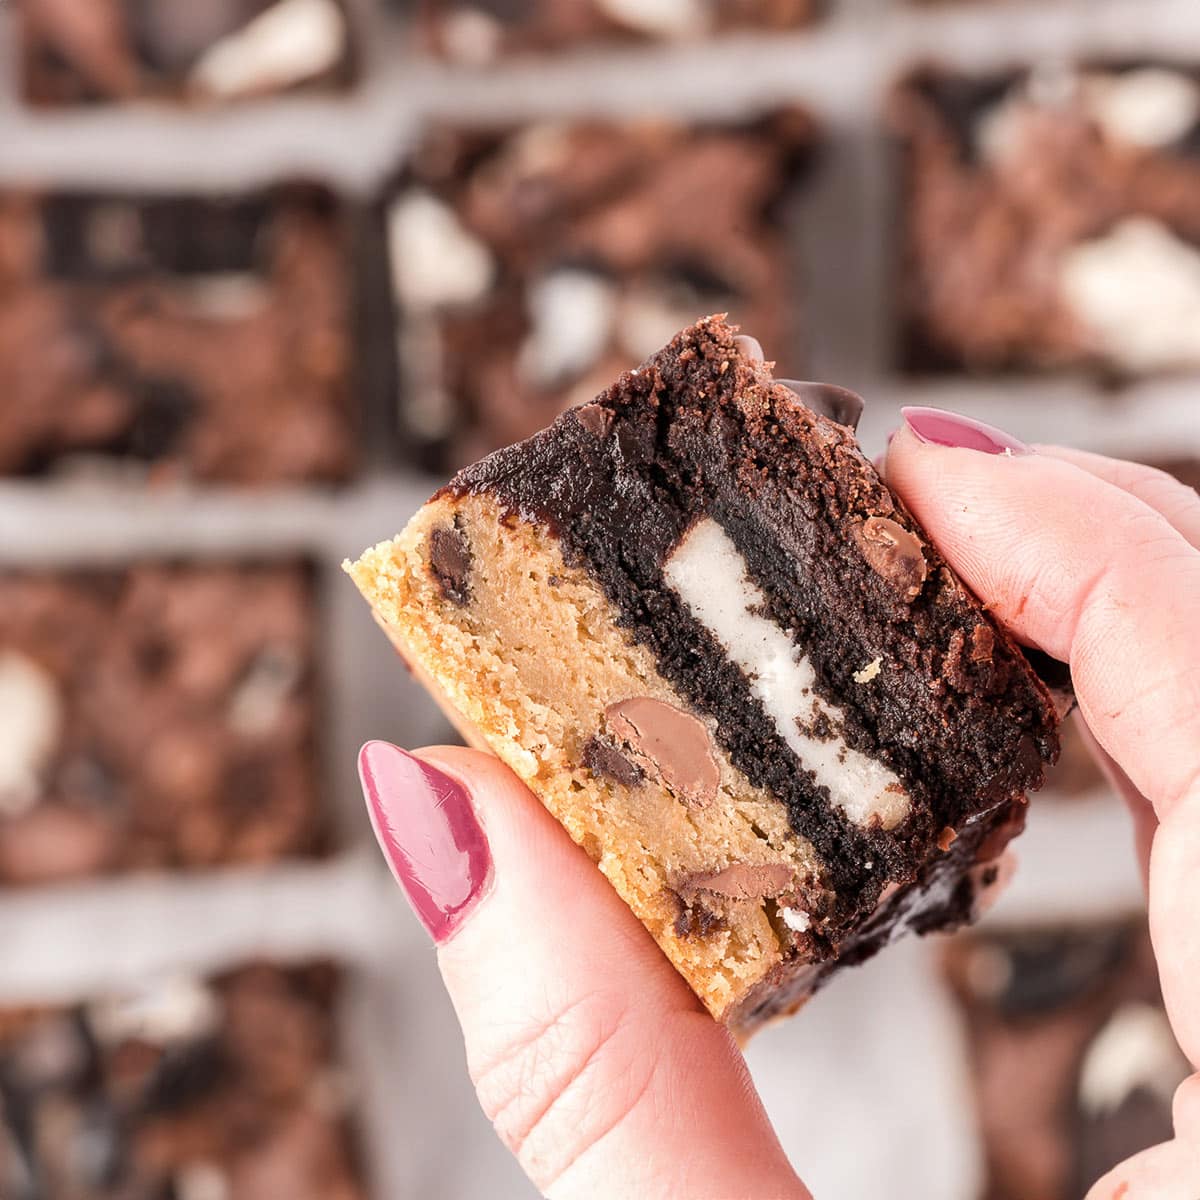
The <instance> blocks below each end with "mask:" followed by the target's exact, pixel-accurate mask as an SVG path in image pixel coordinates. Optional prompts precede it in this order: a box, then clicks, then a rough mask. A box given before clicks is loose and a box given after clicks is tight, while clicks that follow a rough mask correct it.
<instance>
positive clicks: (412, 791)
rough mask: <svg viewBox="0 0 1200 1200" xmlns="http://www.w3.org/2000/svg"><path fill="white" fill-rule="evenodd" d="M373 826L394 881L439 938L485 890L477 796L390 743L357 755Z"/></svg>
mask: <svg viewBox="0 0 1200 1200" xmlns="http://www.w3.org/2000/svg"><path fill="white" fill-rule="evenodd" d="M358 776H359V779H360V780H361V781H362V789H363V796H364V797H365V798H366V801H367V811H368V813H369V814H370V817H371V825H372V827H373V828H374V830H375V836H376V838H377V839H378V840H379V846H380V849H381V850H382V851H383V856H384V858H386V859H387V862H388V866H389V867H391V869H392V874H393V875H394V876H395V877H396V881H397V882H398V883H399V884H400V886H401V888H403V889H404V894H405V895H406V896H407V897H408V902H409V903H410V904H411V905H412V907H413V911H414V912H415V913H416V914H417V916H418V917H419V918H420V919H421V924H422V925H424V926H425V928H426V929H427V930H429V935H430V937H432V938H433V940H434V941H435V942H439V943H440V942H444V941H445V940H446V939H447V938H448V937H449V936H450V935H451V934H452V933H453V932H454V931H455V930H456V929H457V928H458V927H459V926H460V925H461V924H462V922H463V921H464V920H465V919H466V917H467V916H468V915H469V914H470V912H471V910H472V909H473V908H474V907H475V904H476V902H477V901H478V900H479V897H480V896H481V895H482V893H483V889H484V887H485V886H486V884H487V881H488V878H489V875H490V873H491V863H492V856H491V852H490V851H489V850H488V844H487V839H486V838H485V837H484V835H483V829H482V828H481V827H480V824H479V821H478V819H477V818H476V816H475V810H474V808H473V807H472V805H471V797H470V796H469V795H468V794H467V791H466V789H465V788H464V787H463V786H462V784H460V783H458V782H457V780H454V779H451V778H450V776H449V775H445V774H443V773H442V772H441V771H439V770H437V768H436V767H431V766H430V765H429V764H428V763H425V762H422V761H421V760H420V759H419V758H416V757H415V756H413V755H411V754H409V753H408V752H407V751H406V750H401V749H400V748H399V747H397V746H393V745H391V744H390V743H388V742H368V743H367V744H366V745H365V746H364V747H363V748H362V749H361V750H360V751H359V753H358Z"/></svg>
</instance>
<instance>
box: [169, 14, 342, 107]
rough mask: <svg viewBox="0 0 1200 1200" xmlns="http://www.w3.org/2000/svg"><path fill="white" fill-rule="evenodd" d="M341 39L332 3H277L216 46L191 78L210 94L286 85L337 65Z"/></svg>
mask: <svg viewBox="0 0 1200 1200" xmlns="http://www.w3.org/2000/svg"><path fill="white" fill-rule="evenodd" d="M345 40H346V19H345V17H344V16H343V15H342V10H341V9H340V8H338V6H337V5H336V4H335V3H334V0H280V2H279V3H278V4H274V5H272V6H271V7H270V8H268V9H267V10H266V11H265V12H263V13H262V14H260V15H259V16H257V17H255V18H254V20H253V21H251V22H250V23H249V24H248V25H246V26H245V27H244V28H242V29H239V30H238V31H237V33H231V34H230V35H229V36H228V37H226V38H222V39H221V40H220V41H219V42H217V44H216V45H215V46H213V47H212V48H211V49H210V50H209V51H208V52H207V53H206V54H204V55H203V56H202V57H201V59H200V61H199V62H197V63H196V65H195V67H194V68H193V69H192V79H193V81H194V82H195V83H196V84H197V85H198V86H199V87H201V88H203V89H204V90H205V91H207V92H210V93H212V95H214V96H237V95H241V94H242V93H244V92H252V91H259V90H266V89H269V88H278V87H287V86H289V85H290V84H294V83H299V82H301V81H302V80H304V79H311V78H313V77H314V76H317V75H320V74H322V73H324V72H325V71H328V70H330V69H331V68H333V67H335V66H337V63H338V59H339V58H340V57H341V54H342V47H343V46H344V45H345Z"/></svg>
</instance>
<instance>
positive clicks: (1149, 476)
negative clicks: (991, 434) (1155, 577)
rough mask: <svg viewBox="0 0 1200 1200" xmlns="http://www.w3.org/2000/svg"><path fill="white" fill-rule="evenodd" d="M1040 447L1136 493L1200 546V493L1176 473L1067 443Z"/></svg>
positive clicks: (1199, 547) (1198, 547) (1056, 456)
mask: <svg viewBox="0 0 1200 1200" xmlns="http://www.w3.org/2000/svg"><path fill="white" fill-rule="evenodd" d="M1036 449H1037V452H1038V453H1039V454H1041V455H1044V456H1045V457H1047V458H1057V459H1059V460H1061V461H1062V462H1068V463H1071V464H1072V465H1073V466H1076V467H1079V468H1080V470H1083V471H1086V472H1087V473H1088V474H1089V475H1094V476H1096V478H1097V479H1103V480H1104V482H1105V483H1111V484H1112V486H1113V487H1115V488H1120V490H1121V491H1123V492H1128V493H1129V494H1130V495H1131V496H1136V497H1137V498H1138V499H1139V500H1140V501H1141V502H1142V503H1143V504H1146V505H1149V506H1150V507H1151V508H1152V509H1154V510H1155V512H1159V513H1162V515H1163V516H1164V517H1166V519H1167V520H1168V521H1169V522H1170V523H1171V525H1172V526H1173V528H1175V529H1176V530H1178V532H1179V533H1181V534H1182V535H1183V536H1184V537H1185V538H1186V539H1187V540H1188V542H1189V543H1190V544H1191V545H1193V546H1195V547H1196V548H1197V549H1200V494H1198V493H1197V491H1196V489H1195V488H1194V487H1188V485H1187V484H1185V483H1181V482H1180V481H1179V480H1178V479H1176V478H1175V476H1174V475H1171V474H1168V473H1167V472H1166V471H1160V470H1158V468H1157V467H1148V466H1146V465H1145V464H1144V463H1137V462H1125V461H1124V460H1123V459H1119V458H1106V457H1105V456H1104V455H1103V454H1090V453H1089V452H1088V451H1086V450H1072V449H1070V448H1068V447H1065V446H1038V447H1036Z"/></svg>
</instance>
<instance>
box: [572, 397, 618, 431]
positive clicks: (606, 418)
mask: <svg viewBox="0 0 1200 1200" xmlns="http://www.w3.org/2000/svg"><path fill="white" fill-rule="evenodd" d="M575 416H576V417H577V418H578V420H579V423H580V425H582V426H583V427H584V429H586V430H587V431H588V433H590V434H592V435H593V436H595V437H598V438H604V437H607V436H608V431H609V430H610V429H611V428H612V423H613V413H612V409H611V408H605V407H604V405H603V404H585V405H583V407H582V408H577V409H576V410H575Z"/></svg>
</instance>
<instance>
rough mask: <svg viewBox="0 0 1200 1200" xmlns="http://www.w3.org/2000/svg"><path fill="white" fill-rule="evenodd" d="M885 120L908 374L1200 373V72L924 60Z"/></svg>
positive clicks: (1150, 64) (1148, 64) (1149, 66)
mask: <svg viewBox="0 0 1200 1200" xmlns="http://www.w3.org/2000/svg"><path fill="white" fill-rule="evenodd" d="M891 119H892V124H893V127H894V128H895V130H896V132H897V134H898V135H899V138H900V141H901V146H902V149H901V155H902V164H903V178H902V182H901V193H902V196H901V203H902V206H903V213H902V217H901V220H902V222H903V245H902V248H901V254H900V257H899V263H898V272H899V275H898V283H899V288H900V303H901V307H902V315H903V322H904V325H903V335H902V336H903V340H902V355H903V359H904V362H905V364H906V365H907V366H909V367H911V368H914V369H931V368H933V369H942V370H951V369H960V370H961V369H965V370H970V371H987V370H1000V369H1005V368H1013V367H1033V368H1038V369H1052V368H1063V367H1089V368H1092V369H1094V370H1097V371H1100V372H1103V373H1105V374H1108V375H1111V376H1116V377H1136V376H1142V375H1147V374H1153V373H1156V372H1169V371H1182V370H1195V369H1196V368H1198V367H1200V332H1198V331H1200V220H1198V219H1197V212H1198V211H1200V208H1198V206H1197V199H1198V198H1200V153H1198V150H1200V69H1197V68H1196V67H1195V66H1194V65H1192V64H1189V63H1187V62H1173V61H1150V60H1146V61H1141V60H1134V61H1119V62H1108V61H1105V62H1081V63H1067V62H1062V61H1060V60H1057V59H1048V60H1046V61H1044V62H1041V63H1037V64H1035V65H1033V66H1030V67H1028V68H1024V69H1021V70H1014V71H1005V72H1001V73H994V74H981V75H973V74H965V73H962V72H958V71H954V70H952V69H949V70H948V69H943V68H936V67H931V68H925V69H922V70H919V71H917V72H916V73H914V74H913V75H911V76H909V77H908V78H907V79H906V80H905V81H904V82H903V83H901V84H900V86H899V87H898V88H897V89H896V91H895V92H894V94H893V96H892V99H891Z"/></svg>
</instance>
